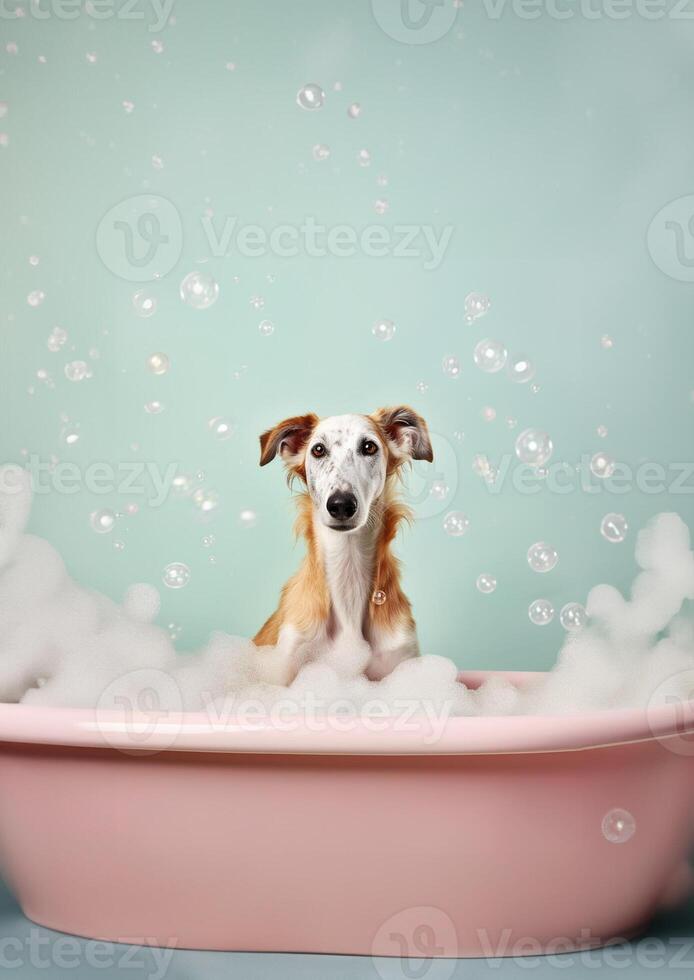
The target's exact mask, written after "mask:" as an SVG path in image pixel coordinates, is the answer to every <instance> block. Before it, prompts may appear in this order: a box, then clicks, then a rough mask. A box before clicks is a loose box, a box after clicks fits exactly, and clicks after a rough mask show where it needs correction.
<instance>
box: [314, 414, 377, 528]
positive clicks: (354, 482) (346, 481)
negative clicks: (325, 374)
mask: <svg viewBox="0 0 694 980" xmlns="http://www.w3.org/2000/svg"><path fill="white" fill-rule="evenodd" d="M364 439H371V440H373V441H374V442H375V443H376V444H377V445H378V447H379V451H378V453H377V454H376V455H375V456H364V455H363V453H361V452H360V447H361V444H362V443H363V441H364ZM317 443H322V444H323V445H324V446H325V448H326V450H327V453H326V455H325V456H324V457H322V458H320V459H316V458H314V457H313V456H312V455H311V449H312V447H313V446H315V445H316V444H317ZM386 469H387V459H386V453H385V448H384V446H383V445H382V443H381V440H380V438H379V436H378V433H377V432H376V429H375V428H374V426H373V425H372V424H371V422H370V421H369V419H367V418H365V416H363V415H333V416H331V417H330V418H327V419H323V420H322V421H321V422H320V424H319V425H317V426H316V429H315V431H314V433H313V434H312V436H311V440H310V442H309V444H308V447H307V451H306V478H307V483H308V490H309V493H310V494H311V499H312V500H313V503H314V506H315V508H316V511H317V513H318V516H319V518H320V520H321V522H322V523H323V524H329V523H330V515H329V514H328V511H327V507H326V504H327V500H328V497H329V496H330V494H331V493H334V492H335V491H336V490H342V491H351V492H352V493H353V494H354V495H355V497H356V498H357V513H356V515H355V518H356V527H357V528H359V527H362V526H363V525H364V523H365V521H366V519H367V517H368V515H369V511H370V509H371V505H372V504H373V502H374V500H376V498H377V497H379V496H380V495H381V493H383V488H384V486H385V480H386ZM341 533H345V534H347V535H349V533H350V532H341Z"/></svg>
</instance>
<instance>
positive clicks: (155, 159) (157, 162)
mask: <svg viewBox="0 0 694 980" xmlns="http://www.w3.org/2000/svg"><path fill="white" fill-rule="evenodd" d="M152 166H153V167H154V169H155V170H163V169H164V161H163V159H162V158H161V157H160V156H159V154H158V153H155V154H153V156H152Z"/></svg>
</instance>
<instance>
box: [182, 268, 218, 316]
mask: <svg viewBox="0 0 694 980" xmlns="http://www.w3.org/2000/svg"><path fill="white" fill-rule="evenodd" d="M179 293H180V296H181V299H182V300H183V302H184V303H187V305H188V306H192V307H193V309H194V310H206V309H207V308H208V307H209V306H212V304H213V303H216V301H217V297H218V296H219V285H218V283H217V282H216V281H215V280H214V279H213V278H212V276H208V275H207V273H205V272H198V271H197V270H196V271H194V272H189V273H188V275H187V276H185V278H184V279H183V280H182V282H181V285H180V287H179Z"/></svg>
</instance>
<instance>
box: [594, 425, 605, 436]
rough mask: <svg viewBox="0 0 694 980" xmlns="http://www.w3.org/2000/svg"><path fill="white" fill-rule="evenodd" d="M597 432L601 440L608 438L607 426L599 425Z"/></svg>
mask: <svg viewBox="0 0 694 980" xmlns="http://www.w3.org/2000/svg"><path fill="white" fill-rule="evenodd" d="M595 431H596V432H597V434H598V435H599V436H600V438H601V439H606V438H607V435H608V432H607V426H606V425H599V426H598V427H597V429H596V430H595Z"/></svg>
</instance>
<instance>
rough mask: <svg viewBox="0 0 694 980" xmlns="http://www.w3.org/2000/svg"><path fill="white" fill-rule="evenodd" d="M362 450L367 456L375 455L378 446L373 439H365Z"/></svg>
mask: <svg viewBox="0 0 694 980" xmlns="http://www.w3.org/2000/svg"><path fill="white" fill-rule="evenodd" d="M361 451H362V453H363V454H364V455H365V456H375V455H376V453H377V452H378V446H377V445H376V443H375V442H374V441H373V440H372V439H365V440H364V442H362V444H361Z"/></svg>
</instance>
